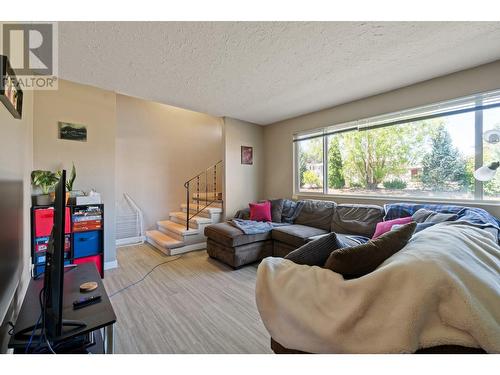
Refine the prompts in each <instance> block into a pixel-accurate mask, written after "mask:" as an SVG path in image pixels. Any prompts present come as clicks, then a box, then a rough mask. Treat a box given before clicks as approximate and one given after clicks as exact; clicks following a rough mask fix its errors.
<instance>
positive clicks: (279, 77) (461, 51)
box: [59, 22, 500, 124]
mask: <svg viewBox="0 0 500 375" xmlns="http://www.w3.org/2000/svg"><path fill="white" fill-rule="evenodd" d="M497 59H500V22H490V23H481V22H390V23H383V22H267V23H266V22H161V23H153V22H134V23H127V22H104V23H93V22H83V23H76V22H62V23H60V24H59V75H60V77H61V78H63V79H68V80H71V81H76V82H80V83H85V84H89V85H93V86H97V87H101V88H104V89H108V90H113V91H116V92H119V93H122V94H126V95H130V96H135V97H140V98H144V99H149V100H154V101H158V102H162V103H166V104H170V105H174V106H178V107H182V108H187V109H191V110H195V111H200V112H206V113H209V114H212V115H217V116H230V117H234V118H238V119H241V120H246V121H250V122H254V123H258V124H269V123H273V122H276V121H279V120H283V119H287V118H290V117H295V116H298V115H301V114H305V113H309V112H312V111H316V110H319V109H323V108H327V107H330V106H333V105H337V104H341V103H345V102H348V101H352V100H355V99H359V98H362V97H366V96H370V95H374V94H378V93H381V92H384V91H388V90H392V89H395V88H399V87H403V86H407V85H410V84H412V83H416V82H419V81H423V80H426V79H430V78H433V77H437V76H440V75H444V74H448V73H452V72H455V71H459V70H462V69H466V68H470V67H474V66H477V65H481V64H484V63H487V62H491V61H494V60H497Z"/></svg>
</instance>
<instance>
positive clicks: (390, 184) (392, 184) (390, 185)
mask: <svg viewBox="0 0 500 375" xmlns="http://www.w3.org/2000/svg"><path fill="white" fill-rule="evenodd" d="M406 186H407V184H406V182H405V181H403V180H400V179H399V178H395V179H394V180H389V181H384V187H385V188H386V189H393V190H403V189H406Z"/></svg>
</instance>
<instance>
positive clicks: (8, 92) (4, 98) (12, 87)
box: [0, 55, 23, 119]
mask: <svg viewBox="0 0 500 375" xmlns="http://www.w3.org/2000/svg"><path fill="white" fill-rule="evenodd" d="M0 101H1V102H2V103H3V104H4V106H5V108H7V109H8V110H9V112H10V113H11V114H12V116H14V117H15V118H17V119H20V118H21V117H22V115H23V90H21V87H20V86H19V82H18V81H17V78H16V75H15V73H14V70H13V69H12V68H11V66H10V63H9V59H8V58H7V56H4V55H0Z"/></svg>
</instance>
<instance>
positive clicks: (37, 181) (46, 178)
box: [31, 169, 59, 194]
mask: <svg viewBox="0 0 500 375" xmlns="http://www.w3.org/2000/svg"><path fill="white" fill-rule="evenodd" d="M57 181H59V178H58V177H57V175H56V174H55V173H54V172H51V171H42V170H39V169H38V170H35V171H33V172H31V183H32V184H33V186H35V187H39V188H40V189H41V190H42V193H43V194H48V193H49V192H50V189H51V188H52V187H53V186H54V185H55V184H56V183H57Z"/></svg>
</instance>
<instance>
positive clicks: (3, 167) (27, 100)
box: [0, 90, 33, 353]
mask: <svg viewBox="0 0 500 375" xmlns="http://www.w3.org/2000/svg"><path fill="white" fill-rule="evenodd" d="M23 95H24V98H23V116H22V119H19V120H18V119H15V118H14V117H13V116H12V115H11V114H10V112H9V111H8V110H7V108H5V106H4V105H3V104H2V103H0V180H17V181H23V190H24V199H23V212H24V215H23V228H22V230H23V233H22V254H23V256H22V266H21V269H20V270H19V277H18V278H17V279H15V280H14V282H13V283H12V284H11V285H2V286H1V287H2V288H7V293H6V295H8V296H9V297H8V298H6V299H4V300H2V301H0V323H1V322H2V320H3V319H4V316H5V314H6V313H7V308H8V307H9V305H11V311H10V312H9V317H6V318H5V319H6V320H7V319H12V316H11V315H10V314H13V315H14V316H15V315H16V314H17V311H18V309H19V308H20V304H21V302H22V299H23V296H24V293H25V290H26V287H27V286H28V281H29V277H30V275H29V270H30V256H31V255H30V254H31V245H30V242H31V240H30V207H31V182H30V173H31V169H32V162H33V155H32V153H33V143H32V139H33V136H32V132H33V92H32V91H27V90H24V93H23ZM0 199H1V197H0ZM13 251H15V250H14V249H13ZM0 262H1V260H0ZM10 297H13V299H12V300H11V298H10ZM2 328H4V327H2ZM4 337H5V336H4V331H3V329H2V330H1V332H0V353H1V352H2V351H3V350H4V349H5V348H4V342H3V339H4Z"/></svg>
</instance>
